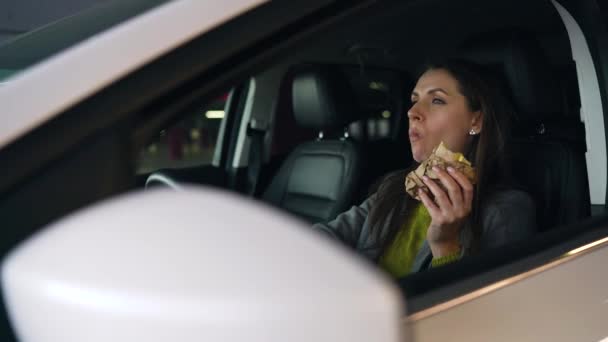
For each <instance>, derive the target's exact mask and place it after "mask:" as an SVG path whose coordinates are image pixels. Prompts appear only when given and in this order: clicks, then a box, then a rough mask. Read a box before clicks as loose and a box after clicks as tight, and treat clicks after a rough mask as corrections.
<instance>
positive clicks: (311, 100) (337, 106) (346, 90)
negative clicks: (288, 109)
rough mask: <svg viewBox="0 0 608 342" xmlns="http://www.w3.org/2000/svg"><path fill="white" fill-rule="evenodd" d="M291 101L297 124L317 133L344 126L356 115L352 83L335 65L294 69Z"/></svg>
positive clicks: (356, 117) (356, 116)
mask: <svg viewBox="0 0 608 342" xmlns="http://www.w3.org/2000/svg"><path fill="white" fill-rule="evenodd" d="M292 102H293V112H294V115H295V119H296V121H297V122H298V124H299V125H301V126H304V127H308V128H314V129H318V130H324V129H331V128H336V127H340V126H346V125H347V124H349V123H351V122H353V121H355V120H357V119H358V115H359V111H358V110H357V106H356V105H355V102H356V97H355V95H354V91H353V90H352V87H351V84H350V83H349V81H348V79H347V78H346V76H345V75H344V74H343V73H342V72H341V71H340V70H339V69H338V68H337V67H336V66H330V65H303V66H299V67H297V69H296V70H295V75H294V79H293V86H292Z"/></svg>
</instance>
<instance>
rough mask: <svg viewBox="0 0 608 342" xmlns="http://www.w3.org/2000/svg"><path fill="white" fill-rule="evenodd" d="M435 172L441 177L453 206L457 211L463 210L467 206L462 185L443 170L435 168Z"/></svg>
mask: <svg viewBox="0 0 608 342" xmlns="http://www.w3.org/2000/svg"><path fill="white" fill-rule="evenodd" d="M433 171H435V173H436V174H437V177H439V180H440V181H441V184H443V186H444V187H445V188H446V189H447V191H448V195H449V197H450V202H451V203H452V206H453V207H454V208H455V209H457V210H461V209H463V208H464V207H465V205H464V203H463V194H462V188H461V186H460V184H459V183H458V182H456V180H454V178H452V176H451V175H450V174H448V173H447V172H446V171H445V170H443V169H440V168H438V167H434V168H433Z"/></svg>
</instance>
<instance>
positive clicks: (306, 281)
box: [2, 187, 407, 342]
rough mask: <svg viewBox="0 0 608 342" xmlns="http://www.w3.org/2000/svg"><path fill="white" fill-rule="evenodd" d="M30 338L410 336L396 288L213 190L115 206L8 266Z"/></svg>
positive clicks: (346, 256) (137, 197)
mask: <svg viewBox="0 0 608 342" xmlns="http://www.w3.org/2000/svg"><path fill="white" fill-rule="evenodd" d="M2 286H3V290H4V296H5V302H6V304H7V309H8V312H9V315H10V319H11V322H12V324H13V327H14V328H15V330H16V333H17V336H18V338H19V339H20V340H23V341H33V342H42V341H63V342H80V341H91V342H95V341H104V342H105V341H116V342H119V341H150V342H152V341H195V340H196V341H281V342H284V341H348V342H357V341H378V342H396V341H402V340H403V337H404V336H407V332H405V331H403V329H405V328H406V326H404V325H402V322H401V320H402V315H403V313H404V312H405V311H404V307H403V300H402V298H401V295H400V292H399V291H398V290H397V289H396V288H395V287H394V286H393V285H392V284H391V282H390V281H389V280H388V279H385V278H384V277H383V276H381V275H380V274H379V273H378V272H377V271H376V270H375V269H374V267H373V266H370V265H367V264H366V263H365V262H363V261H361V260H359V258H356V257H353V255H351V253H350V252H348V251H347V250H345V249H344V248H341V247H340V246H337V245H336V244H334V243H332V241H329V240H328V239H326V238H325V237H323V236H321V234H320V233H317V232H314V231H313V230H312V229H310V227H307V226H306V225H304V224H302V223H301V222H298V221H296V220H294V219H292V218H290V217H287V216H286V215H284V214H282V213H280V212H278V211H276V210H275V209H272V208H270V207H267V206H265V205H262V204H260V203H256V202H253V201H251V200H250V199H247V198H244V197H240V196H237V195H233V194H229V193H226V192H222V191H218V190H213V189H209V188H195V187H184V191H181V192H175V191H172V190H169V189H160V190H154V191H147V192H137V193H132V194H128V195H125V196H121V197H118V198H114V199H111V200H109V201H105V202H102V203H99V204H96V205H94V206H92V207H90V208H87V209H85V210H82V211H80V212H78V213H76V214H74V215H71V216H69V217H66V218H64V219H62V220H61V221H59V222H57V223H55V224H53V225H51V226H49V227H48V228H46V229H43V230H42V231H41V232H40V233H38V234H36V235H35V236H33V237H31V238H30V239H28V240H27V241H25V242H24V243H23V244H21V245H20V246H18V247H17V248H16V249H15V250H14V251H12V252H11V253H10V254H9V255H8V256H7V258H6V259H5V260H4V262H3V265H2Z"/></svg>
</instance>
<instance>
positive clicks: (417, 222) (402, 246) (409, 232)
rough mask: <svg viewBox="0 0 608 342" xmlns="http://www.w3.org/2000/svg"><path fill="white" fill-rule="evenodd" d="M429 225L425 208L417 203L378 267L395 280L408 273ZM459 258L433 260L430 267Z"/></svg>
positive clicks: (447, 257)
mask: <svg viewBox="0 0 608 342" xmlns="http://www.w3.org/2000/svg"><path fill="white" fill-rule="evenodd" d="M430 223H431V216H430V215H429V213H428V211H427V210H426V207H425V206H424V205H423V204H422V203H419V204H418V205H417V206H416V207H415V208H414V210H413V211H412V215H409V216H408V218H407V219H406V220H405V222H404V223H403V225H402V226H401V229H400V230H399V232H397V235H395V238H394V240H393V241H392V242H391V243H390V245H389V246H388V248H387V249H386V250H385V251H384V254H382V256H381V257H380V261H379V264H380V267H382V268H383V269H384V270H385V271H387V272H388V273H390V274H391V275H392V276H394V277H395V278H400V277H403V276H405V275H407V274H408V273H410V270H411V268H412V265H413V264H414V259H415V258H416V254H418V251H419V250H420V247H421V246H422V243H423V242H424V239H426V232H427V229H428V227H429V224H430ZM459 258H460V253H455V254H453V255H447V256H444V257H441V258H433V261H432V262H431V266H432V267H436V266H441V265H445V264H448V263H450V262H453V261H456V260H458V259H459Z"/></svg>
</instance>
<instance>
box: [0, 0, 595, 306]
mask: <svg viewBox="0 0 608 342" xmlns="http://www.w3.org/2000/svg"><path fill="white" fill-rule="evenodd" d="M524 9H525V10H524ZM445 57H455V58H460V59H465V60H469V61H474V62H477V63H479V64H482V65H485V66H487V67H488V68H490V69H491V70H492V72H493V73H494V74H495V76H496V78H497V79H498V80H499V81H500V82H501V85H502V86H503V90H504V91H505V93H506V94H507V96H508V97H509V99H510V101H511V102H512V105H513V107H514V109H515V114H516V115H515V116H514V117H513V118H511V136H510V137H509V139H508V142H509V147H510V149H511V155H509V156H508V157H509V159H510V161H511V165H512V172H513V175H514V178H515V182H516V184H517V186H519V187H521V188H522V189H524V190H525V191H527V192H528V193H529V194H530V195H531V196H532V197H533V198H534V200H535V204H536V209H537V224H538V229H539V231H538V233H537V236H536V237H535V238H534V239H531V240H530V241H522V242H521V243H517V244H513V245H508V246H503V247H500V248H497V249H496V250H492V251H488V252H485V253H484V254H483V255H478V256H474V257H468V258H465V259H463V260H461V261H458V262H456V263H453V264H450V265H447V266H444V267H440V268H436V269H431V270H429V271H425V272H421V273H419V274H412V275H409V276H407V277H405V278H403V279H398V280H397V283H398V285H399V286H401V288H402V289H403V291H404V293H405V295H406V296H407V298H408V313H413V312H416V311H419V310H422V309H424V308H428V307H429V306H431V305H433V304H435V303H438V302H440V301H441V300H445V299H446V298H453V297H455V296H457V295H461V294H464V293H466V292H467V291H469V290H471V289H475V288H479V287H481V286H483V285H486V284H490V283H492V282H493V281H495V280H496V279H502V278H504V277H505V276H506V275H507V276H508V275H509V274H517V273H518V272H521V270H522V269H529V268H532V267H535V266H538V265H539V264H541V263H543V262H546V261H547V260H548V259H547V258H550V257H555V255H556V253H561V250H562V249H560V250H556V251H555V252H552V251H553V250H552V248H553V246H554V245H555V244H556V243H558V242H564V241H572V243H575V242H576V239H577V238H578V235H577V234H579V233H580V231H581V230H584V229H585V227H586V225H589V227H591V226H590V224H589V223H584V224H582V223H581V222H583V221H584V222H592V220H593V218H594V217H595V216H600V215H602V214H603V213H604V211H605V209H604V201H601V202H597V203H593V202H592V200H591V196H590V189H591V188H593V187H594V186H596V185H595V184H593V183H592V182H593V181H594V179H591V178H590V177H589V169H588V159H586V152H588V146H589V145H588V136H587V135H586V129H587V130H588V128H589V127H585V124H590V123H584V122H582V120H581V93H580V91H579V85H578V84H579V83H578V80H579V78H578V75H577V67H576V65H575V63H574V61H573V56H572V52H571V43H570V40H569V35H568V31H567V30H566V27H565V26H564V22H563V21H562V19H561V18H560V15H559V13H558V11H557V10H556V7H555V6H554V4H553V3H552V2H551V1H544V0H534V1H530V0H513V1H503V2H489V1H484V0H464V1H458V2H456V1H440V0H429V1H391V2H379V3H374V4H371V5H366V7H364V8H362V9H359V10H358V11H356V13H354V14H352V15H348V16H345V17H343V18H340V19H339V20H336V22H334V23H332V24H331V25H325V26H323V27H322V28H320V29H318V31H316V32H315V33H314V34H310V35H308V36H306V37H303V38H302V39H301V40H299V41H298V43H297V44H296V45H294V46H292V47H290V48H289V51H283V52H281V53H278V54H277V55H276V57H274V58H273V59H272V60H271V61H268V62H266V63H264V64H261V66H259V67H258V68H257V69H256V70H255V72H251V73H246V74H243V75H241V76H239V77H232V78H230V82H231V83H230V84H228V85H226V84H222V88H221V89H220V90H218V89H216V91H215V92H214V93H213V96H205V97H204V98H203V99H195V100H192V101H190V102H189V103H188V105H184V106H181V107H180V110H176V111H175V112H174V113H171V114H170V115H164V114H163V115H160V114H159V115H157V117H155V118H154V120H155V121H153V120H149V118H148V117H146V116H145V115H144V114H138V115H140V116H139V117H138V119H141V120H142V121H144V120H149V121H153V122H154V124H153V125H148V126H147V127H146V129H141V130H137V131H136V132H135V133H133V141H136V142H137V143H134V144H133V145H134V146H135V147H134V148H133V150H134V151H130V150H129V151H127V152H122V153H121V154H120V156H121V158H122V160H128V161H129V163H131V164H132V170H131V171H133V174H134V175H133V177H132V178H134V179H135V180H134V182H133V183H134V185H133V186H131V187H130V188H127V189H123V190H125V191H126V190H133V189H134V188H135V189H150V188H153V187H158V186H160V187H162V186H169V187H171V188H175V189H177V188H179V187H180V186H181V185H184V184H198V185H206V186H213V187H219V188H222V189H227V190H229V191H233V192H236V193H239V194H241V195H242V196H247V197H250V198H252V199H254V200H255V201H260V202H262V203H265V204H267V205H270V206H273V207H275V208H277V209H278V210H280V211H283V212H286V213H289V214H291V215H293V216H294V217H296V218H298V219H300V220H302V221H303V222H305V223H306V224H309V225H310V224H312V223H315V222H322V221H328V220H332V219H333V218H335V217H336V215H338V214H339V213H341V212H343V211H346V210H348V209H349V208H351V206H353V205H358V204H360V203H361V202H362V201H363V200H364V199H365V198H366V197H368V196H369V195H370V194H372V193H373V192H374V191H375V189H376V187H377V185H378V183H379V182H380V181H381V180H382V179H383V177H384V176H385V175H386V174H388V173H389V172H392V171H395V170H405V169H407V168H409V167H411V165H412V162H413V159H412V156H411V152H410V145H409V141H408V136H407V129H408V127H407V126H408V120H407V110H408V108H409V107H410V106H411V103H410V93H411V91H412V89H413V87H414V85H415V83H416V80H417V77H418V75H419V72H420V70H422V69H423V67H424V65H425V63H426V62H428V61H432V60H434V59H438V58H445ZM218 78H219V76H218ZM225 83H226V82H225ZM150 126H152V127H154V128H155V129H154V130H151V129H149V128H148V127H150ZM602 139H605V138H603V137H602ZM604 143H605V141H604ZM112 146H113V145H112ZM100 148H101V147H100ZM89 155H91V154H89ZM103 156H104V155H100V157H103ZM84 158H86V156H84V155H83V159H84ZM132 159H135V160H132ZM101 160H103V158H98V162H99V163H100V164H99V167H98V169H99V170H105V169H104V166H103V165H102V164H101ZM95 165H97V164H95ZM74 172H75V171H74ZM100 172H101V171H100ZM110 172H113V170H112V169H110V170H109V171H107V172H106V173H110ZM80 176H82V175H80ZM78 177H79V175H74V178H75V179H77V178H78ZM103 185H104V184H94V185H92V186H99V187H101V186H103ZM97 192H98V194H99V196H102V195H105V194H106V193H105V192H104V191H103V190H101V188H100V190H98V191H97ZM32 193H33V192H32ZM23 198H27V196H25V195H24V197H23ZM24 201H25V200H24ZM19 205H21V204H14V205H12V206H0V212H6V213H9V212H11V211H13V212H14V211H15V210H11V209H12V207H18V206H19ZM7 215H8V214H7ZM11 217H12V216H11ZM15 220H16V219H15ZM35 223H36V222H33V223H32V224H31V225H34V224H35ZM22 235H24V234H23V233H22ZM14 240H17V238H14ZM5 244H8V242H6V243H5ZM540 252H542V253H540ZM539 253H540V254H539ZM530 256H532V257H533V258H532V259H530V258H528V259H525V260H524V259H523V258H524V257H526V258H527V257H530ZM506 266H508V267H510V268H508V269H506V270H505V268H504V267H506ZM498 267H503V268H502V269H501V274H500V275H499V274H495V273H493V271H494V270H495V269H497V268H498ZM456 283H458V284H459V285H458V286H448V285H452V284H456Z"/></svg>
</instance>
